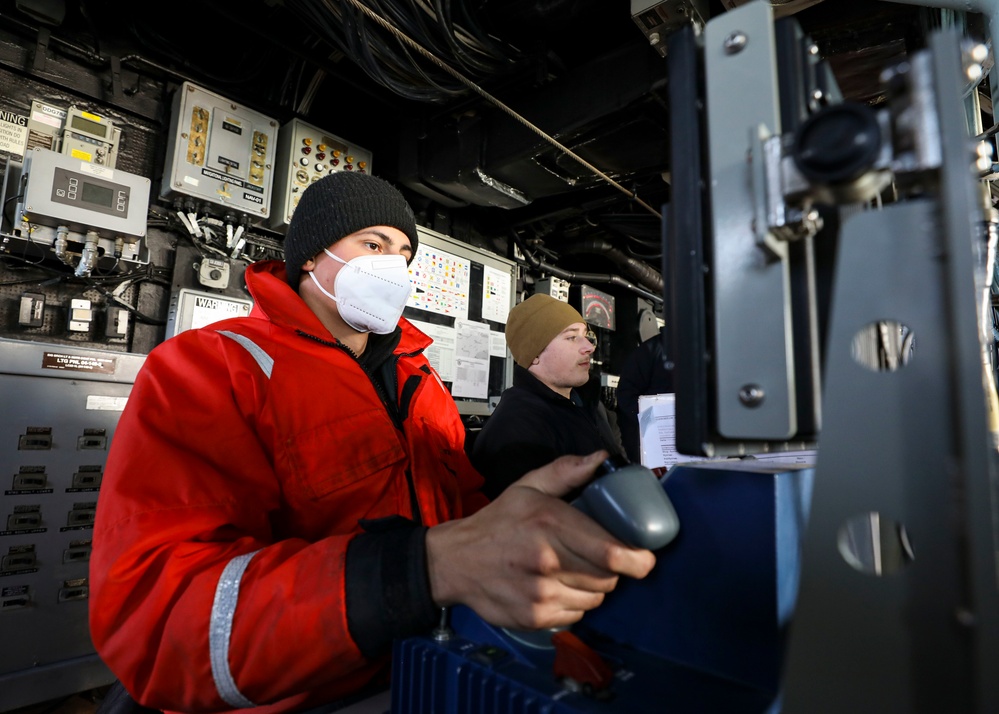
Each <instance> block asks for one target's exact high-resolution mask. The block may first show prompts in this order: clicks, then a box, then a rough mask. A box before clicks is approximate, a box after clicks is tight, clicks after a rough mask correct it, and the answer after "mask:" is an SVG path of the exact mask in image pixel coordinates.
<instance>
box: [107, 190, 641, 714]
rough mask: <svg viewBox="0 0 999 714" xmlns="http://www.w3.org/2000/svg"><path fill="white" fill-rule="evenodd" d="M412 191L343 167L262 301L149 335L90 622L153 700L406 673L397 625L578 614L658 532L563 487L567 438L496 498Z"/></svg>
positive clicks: (305, 693) (143, 695)
mask: <svg viewBox="0 0 999 714" xmlns="http://www.w3.org/2000/svg"><path fill="white" fill-rule="evenodd" d="M417 241H418V235H417V232H416V223H415V219H414V217H413V214H412V211H411V209H410V208H409V206H408V205H407V204H406V202H405V200H404V198H403V197H402V195H401V194H400V193H399V192H398V191H397V190H396V189H395V188H394V187H392V186H391V185H390V184H388V183H387V182H385V181H383V180H381V179H377V178H374V177H372V176H369V175H365V174H352V173H346V172H338V173H334V174H331V175H329V176H327V177H325V178H323V179H322V180H320V181H318V182H316V183H314V184H312V185H310V186H309V188H308V189H307V190H306V191H305V192H304V193H303V195H302V199H301V201H300V203H299V205H298V207H297V208H296V210H295V214H294V217H293V219H292V223H291V226H290V227H289V230H288V234H287V237H286V239H285V261H284V262H283V263H282V262H280V261H268V262H260V263H255V264H253V265H251V266H250V267H249V268H248V269H247V271H246V283H247V287H248V288H249V290H250V293H251V295H252V296H253V298H254V306H253V310H252V312H251V314H250V315H249V316H248V317H245V318H235V319H231V320H225V321H222V322H217V323H214V324H211V325H208V326H206V327H203V328H201V329H194V330H187V331H185V332H182V333H180V334H178V335H176V336H175V337H173V338H171V339H168V340H166V341H165V342H163V343H162V344H160V345H159V346H157V347H156V348H155V349H154V350H153V351H152V352H150V354H149V356H148V358H147V360H146V363H145V365H144V367H143V369H142V370H141V372H140V374H139V375H138V377H137V379H136V381H135V385H134V387H133V389H132V392H131V396H130V397H129V400H128V404H127V406H126V408H125V410H124V412H123V413H122V417H121V420H120V422H119V425H118V428H117V430H116V433H115V435H114V438H113V441H112V446H111V451H110V454H109V456H108V464H107V468H106V470H105V474H104V481H103V485H102V489H101V496H100V499H99V501H98V508H97V520H96V524H95V528H94V541H93V556H92V560H91V580H90V582H91V600H90V605H91V609H90V627H91V634H92V637H93V641H94V644H95V646H96V647H97V651H98V653H99V654H100V656H101V657H102V658H103V659H104V661H105V662H106V663H107V664H108V666H109V667H110V668H111V670H112V671H113V672H114V673H115V675H116V676H117V677H118V678H119V679H120V681H121V682H122V683H123V684H124V686H125V688H126V689H127V690H128V691H129V692H130V693H131V694H132V696H134V697H135V699H136V700H137V701H138V702H139V703H141V704H143V705H145V706H148V707H153V708H156V709H162V710H167V711H178V712H180V711H184V712H198V711H204V712H208V711H212V712H218V711H231V710H239V709H244V708H250V707H255V711H256V712H266V713H268V714H269V713H270V712H292V711H304V710H308V709H312V708H316V707H319V706H326V705H330V706H331V708H330V710H332V707H334V706H335V703H337V702H341V703H342V702H344V701H348V700H349V699H350V697H352V696H356V695H357V693H358V692H365V691H371V690H372V689H373V688H378V687H382V688H384V687H385V686H386V685H387V682H388V668H389V663H390V662H389V660H390V645H391V642H392V640H393V639H394V638H399V637H407V636H411V635H413V634H416V633H421V632H426V631H429V630H430V629H431V628H432V627H433V625H434V624H435V623H436V621H437V619H438V616H439V612H440V608H441V607H443V606H448V605H452V604H457V603H462V604H465V605H467V606H469V607H471V608H472V609H473V610H475V611H476V612H477V613H478V614H479V615H481V616H482V617H483V618H484V619H486V620H488V621H490V622H492V623H494V624H496V625H499V626H503V627H512V628H517V629H536V628H548V627H555V626H561V625H568V624H571V623H573V622H575V621H577V620H579V619H580V618H581V617H582V615H583V613H584V612H585V611H587V610H590V609H592V608H594V607H596V606H597V605H598V604H600V602H601V601H602V599H603V597H604V594H605V593H607V592H609V591H610V590H612V589H613V588H614V587H615V585H616V583H617V580H618V577H619V576H622V575H623V576H627V577H638V578H640V577H644V576H645V575H646V574H647V573H648V572H649V571H650V570H651V568H652V566H653V563H654V558H653V555H652V554H651V553H650V552H648V551H644V550H634V549H630V548H627V547H625V546H624V545H622V544H621V543H620V542H618V541H616V540H614V539H613V538H612V537H611V536H609V535H608V534H607V533H606V532H605V531H604V530H603V529H602V528H600V527H599V526H598V525H597V524H596V523H595V522H593V521H592V520H590V519H588V518H587V517H585V516H583V515H582V514H581V513H580V512H578V511H576V510H575V509H573V508H572V507H570V506H569V505H568V504H566V503H565V502H563V501H562V500H561V499H560V498H559V497H560V496H561V495H563V494H566V493H569V492H570V491H572V490H573V489H575V488H578V487H579V486H580V485H582V484H584V483H585V482H586V481H588V480H589V479H590V478H591V477H592V475H593V473H594V471H595V469H596V467H597V465H598V464H599V463H600V461H601V460H602V459H603V458H604V457H605V456H606V454H605V453H604V452H597V453H595V454H591V455H589V456H585V457H567V458H564V459H560V460H558V461H556V462H553V463H551V464H548V465H546V466H544V467H542V468H540V469H538V470H536V471H533V472H531V473H529V474H527V475H526V476H525V477H524V478H522V479H521V480H520V481H518V482H516V483H515V484H514V486H513V487H511V488H509V489H507V491H506V492H504V494H503V495H502V496H501V497H499V498H497V499H496V500H495V501H493V502H492V503H488V502H487V500H486V498H485V497H484V496H482V495H481V493H480V491H479V489H480V487H481V485H482V479H481V476H479V474H478V473H476V472H475V470H474V469H473V468H472V467H471V465H470V464H469V462H468V460H467V457H466V456H465V452H464V448H463V444H464V429H463V426H462V423H461V421H460V419H459V416H458V413H457V409H456V407H455V404H454V402H453V401H452V399H451V398H450V395H449V394H448V392H447V391H446V390H445V388H444V386H443V385H442V383H441V382H440V379H439V377H438V376H437V374H436V372H434V370H433V368H432V367H431V366H430V364H429V363H428V361H427V359H426V357H424V355H423V350H424V349H425V348H426V347H427V346H428V345H429V344H430V343H431V340H430V339H429V338H428V337H427V336H426V335H424V334H423V333H421V332H420V331H418V330H417V329H415V328H414V327H413V326H412V325H411V324H410V323H409V322H408V321H406V320H405V319H402V318H401V314H402V310H403V306H404V304H405V300H406V296H407V295H408V294H409V279H408V270H407V262H408V260H410V259H411V258H412V256H413V254H414V253H415V251H416V248H417Z"/></svg>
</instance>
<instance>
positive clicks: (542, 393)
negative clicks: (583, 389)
mask: <svg viewBox="0 0 999 714" xmlns="http://www.w3.org/2000/svg"><path fill="white" fill-rule="evenodd" d="M513 386H515V387H521V388H523V389H526V390H527V391H528V392H531V393H532V394H536V395H538V396H539V397H542V398H544V399H550V400H552V401H554V402H572V403H573V404H577V405H578V404H579V397H578V395H577V394H576V390H575V389H573V390H572V391H571V392H570V398H569V399H566V398H565V397H563V396H562V395H561V394H559V393H558V392H556V391H555V390H554V389H552V388H551V387H549V386H548V385H547V384H545V383H544V382H542V381H541V380H540V379H538V378H537V377H535V376H534V375H533V374H531V372H530V371H529V370H527V369H524V368H523V367H521V366H520V365H519V364H516V363H514V365H513Z"/></svg>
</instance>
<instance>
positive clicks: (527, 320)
mask: <svg viewBox="0 0 999 714" xmlns="http://www.w3.org/2000/svg"><path fill="white" fill-rule="evenodd" d="M577 322H582V323H583V324H584V325H585V324H586V320H584V319H583V316H582V315H580V314H579V311H578V310H576V308H574V307H573V306H572V305H570V304H569V303H566V302H562V301H561V300H556V299H555V298H553V297H552V296H551V295H545V294H544V293H535V294H534V295H531V297H529V298H527V299H526V300H524V302H522V303H520V304H518V305H516V306H515V307H514V308H513V309H512V310H510V315H509V316H508V317H507V319H506V344H507V347H509V348H510V354H512V355H513V359H514V361H515V362H516V363H517V364H519V365H520V366H521V367H523V368H524V369H527V368H528V367H530V366H531V363H532V362H533V361H534V358H535V357H537V356H538V355H539V354H541V353H542V352H543V351H544V349H545V347H547V346H548V343H549V342H551V341H552V340H553V339H555V337H556V336H557V335H558V334H559V333H560V332H561V331H562V330H564V329H565V328H567V327H568V326H569V325H574V324H576V323H577Z"/></svg>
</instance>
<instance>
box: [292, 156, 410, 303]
mask: <svg viewBox="0 0 999 714" xmlns="http://www.w3.org/2000/svg"><path fill="white" fill-rule="evenodd" d="M371 226H391V227H392V228H398V229H399V230H400V231H402V232H403V233H405V234H406V236H407V237H408V238H409V240H410V242H411V243H412V245H413V255H416V248H417V246H418V244H419V237H418V236H417V234H416V218H415V217H414V216H413V209H412V208H410V207H409V204H408V203H406V199H405V198H404V197H403V195H402V194H401V193H400V192H399V190H398V189H397V188H395V186H393V185H392V184H390V183H389V182H388V181H385V180H384V179H380V178H378V177H376V176H372V175H371V174H362V173H357V172H354V171H335V172H333V173H330V174H327V175H326V176H324V177H323V178H321V179H319V180H318V181H316V182H315V183H312V184H309V185H308V186H307V187H306V189H305V191H304V192H303V193H302V198H301V199H299V201H298V205H297V206H296V207H295V212H294V213H293V214H292V216H291V224H290V225H289V226H288V233H287V235H286V236H285V239H284V265H285V270H286V271H287V273H288V284H289V285H291V286H292V287H293V288H295V289H296V290H298V281H299V278H300V277H301V275H302V266H303V265H304V264H305V262H306V261H307V260H309V258H314V257H316V255H318V254H319V253H321V252H322V250H323V248H327V247H329V246H330V245H332V244H333V243H336V242H337V241H338V240H340V239H341V238H343V237H344V236H349V235H350V234H351V233H356V232H357V231H359V230H361V229H363V228H370V227H371Z"/></svg>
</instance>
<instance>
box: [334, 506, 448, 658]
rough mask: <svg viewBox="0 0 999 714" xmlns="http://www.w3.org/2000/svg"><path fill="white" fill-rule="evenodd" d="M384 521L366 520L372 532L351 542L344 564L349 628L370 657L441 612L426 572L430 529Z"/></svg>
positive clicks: (420, 629) (423, 628) (427, 625)
mask: <svg viewBox="0 0 999 714" xmlns="http://www.w3.org/2000/svg"><path fill="white" fill-rule="evenodd" d="M385 520H389V519H385ZM385 520H383V521H378V522H375V523H370V524H364V525H365V527H366V528H367V529H368V530H369V532H367V533H362V534H360V535H359V536H357V537H355V538H354V539H353V540H352V541H351V542H350V544H349V545H348V546H347V561H346V566H345V569H344V570H345V573H344V575H345V579H346V595H347V627H348V628H349V629H350V635H351V637H353V638H354V642H355V643H356V644H357V646H358V648H359V649H360V650H361V653H362V654H363V655H364V656H365V657H367V658H368V659H374V658H376V657H378V656H380V655H382V654H385V652H386V651H387V650H388V648H389V647H390V646H391V644H392V640H393V639H397V638H403V637H410V636H412V635H416V634H419V633H421V632H427V631H429V630H430V629H431V628H433V626H434V625H435V624H436V622H437V620H438V619H439V613H440V608H438V607H437V606H436V605H435V604H434V601H433V597H432V596H431V593H430V578H429V576H428V574H427V547H426V536H427V528H426V527H425V526H418V525H416V524H415V523H413V522H412V521H407V520H404V519H401V518H399V519H391V520H392V521H393V522H392V523H391V525H388V524H386V523H385ZM386 525H388V529H386ZM372 526H373V527H372Z"/></svg>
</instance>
